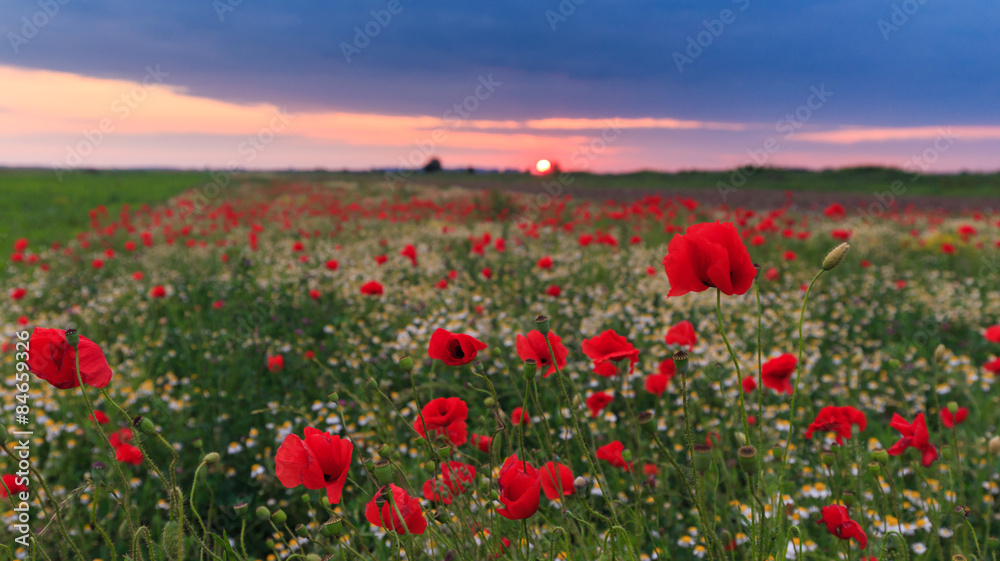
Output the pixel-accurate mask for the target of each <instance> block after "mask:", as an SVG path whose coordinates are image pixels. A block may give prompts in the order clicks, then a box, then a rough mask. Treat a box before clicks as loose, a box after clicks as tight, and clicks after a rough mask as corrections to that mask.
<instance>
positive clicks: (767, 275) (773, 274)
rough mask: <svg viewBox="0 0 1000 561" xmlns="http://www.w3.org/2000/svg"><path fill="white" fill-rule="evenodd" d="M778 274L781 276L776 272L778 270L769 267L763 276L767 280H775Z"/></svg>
mask: <svg viewBox="0 0 1000 561" xmlns="http://www.w3.org/2000/svg"><path fill="white" fill-rule="evenodd" d="M780 276H781V274H780V273H778V270H777V269H775V268H774V267H771V268H769V269H768V270H767V272H766V273H764V278H765V279H767V280H769V281H776V280H778V277H780Z"/></svg>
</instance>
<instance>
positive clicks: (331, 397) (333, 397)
mask: <svg viewBox="0 0 1000 561" xmlns="http://www.w3.org/2000/svg"><path fill="white" fill-rule="evenodd" d="M327 398H328V399H329V400H330V401H334V402H336V401H340V394H339V393H337V392H333V393H331V394H330V395H328V396H327Z"/></svg>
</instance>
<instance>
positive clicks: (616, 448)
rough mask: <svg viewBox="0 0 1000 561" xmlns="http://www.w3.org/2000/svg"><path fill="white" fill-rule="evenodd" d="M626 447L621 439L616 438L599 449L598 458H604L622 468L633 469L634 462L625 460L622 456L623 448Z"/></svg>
mask: <svg viewBox="0 0 1000 561" xmlns="http://www.w3.org/2000/svg"><path fill="white" fill-rule="evenodd" d="M624 449H625V445H624V444H622V443H621V441H618V440H615V441H614V442H611V443H609V444H605V445H604V446H601V447H600V448H598V449H597V459H598V460H604V461H606V462H608V463H609V464H611V465H613V466H615V467H619V468H622V469H624V470H626V471H632V462H627V463H626V462H625V459H624V458H622V450H624Z"/></svg>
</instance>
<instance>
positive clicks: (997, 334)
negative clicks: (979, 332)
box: [983, 325, 1000, 343]
mask: <svg viewBox="0 0 1000 561" xmlns="http://www.w3.org/2000/svg"><path fill="white" fill-rule="evenodd" d="M983 337H985V338H986V340H987V341H989V342H990V343H1000V325H994V326H993V327H988V328H986V331H984V332H983Z"/></svg>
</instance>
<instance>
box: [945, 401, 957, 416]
mask: <svg viewBox="0 0 1000 561" xmlns="http://www.w3.org/2000/svg"><path fill="white" fill-rule="evenodd" d="M947 407H948V412H949V413H951V414H952V415H956V414H958V404H957V403H955V402H954V401H949V402H948V405H947Z"/></svg>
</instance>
